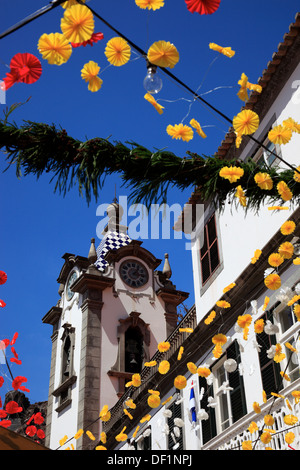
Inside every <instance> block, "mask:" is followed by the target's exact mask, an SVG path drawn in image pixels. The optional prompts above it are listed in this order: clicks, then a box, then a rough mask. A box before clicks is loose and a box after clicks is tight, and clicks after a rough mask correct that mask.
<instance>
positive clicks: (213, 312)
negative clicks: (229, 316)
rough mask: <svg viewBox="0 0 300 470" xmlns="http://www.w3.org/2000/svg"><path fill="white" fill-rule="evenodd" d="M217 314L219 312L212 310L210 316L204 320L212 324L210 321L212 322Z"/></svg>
mask: <svg viewBox="0 0 300 470" xmlns="http://www.w3.org/2000/svg"><path fill="white" fill-rule="evenodd" d="M216 315H217V314H216V312H215V310H212V311H211V312H210V314H209V315H208V317H207V318H206V319H205V320H204V323H205V325H210V323H212V322H213V321H214V319H215V317H216Z"/></svg>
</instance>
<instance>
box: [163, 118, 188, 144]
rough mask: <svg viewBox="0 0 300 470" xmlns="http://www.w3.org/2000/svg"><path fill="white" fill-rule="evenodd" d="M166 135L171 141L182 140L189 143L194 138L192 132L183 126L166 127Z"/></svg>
mask: <svg viewBox="0 0 300 470" xmlns="http://www.w3.org/2000/svg"><path fill="white" fill-rule="evenodd" d="M167 134H169V135H170V136H171V137H172V139H182V140H183V141H184V142H189V141H190V140H192V138H193V137H194V131H193V129H192V128H191V127H189V126H185V125H184V124H182V123H180V124H174V126H172V125H171V124H169V125H168V127H167Z"/></svg>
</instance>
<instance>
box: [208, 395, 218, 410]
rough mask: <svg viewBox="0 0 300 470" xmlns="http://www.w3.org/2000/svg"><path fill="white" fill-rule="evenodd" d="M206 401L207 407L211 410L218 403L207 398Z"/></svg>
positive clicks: (211, 398)
mask: <svg viewBox="0 0 300 470" xmlns="http://www.w3.org/2000/svg"><path fill="white" fill-rule="evenodd" d="M207 401H208V405H207V406H209V407H211V408H215V407H216V406H217V405H218V403H217V402H216V400H215V399H214V398H213V397H208V399H207Z"/></svg>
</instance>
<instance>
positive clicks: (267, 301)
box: [262, 296, 270, 312]
mask: <svg viewBox="0 0 300 470" xmlns="http://www.w3.org/2000/svg"><path fill="white" fill-rule="evenodd" d="M269 302H270V297H268V296H266V297H265V300H264V304H263V308H262V311H263V312H264V311H265V310H266V308H267V306H268V304H269Z"/></svg>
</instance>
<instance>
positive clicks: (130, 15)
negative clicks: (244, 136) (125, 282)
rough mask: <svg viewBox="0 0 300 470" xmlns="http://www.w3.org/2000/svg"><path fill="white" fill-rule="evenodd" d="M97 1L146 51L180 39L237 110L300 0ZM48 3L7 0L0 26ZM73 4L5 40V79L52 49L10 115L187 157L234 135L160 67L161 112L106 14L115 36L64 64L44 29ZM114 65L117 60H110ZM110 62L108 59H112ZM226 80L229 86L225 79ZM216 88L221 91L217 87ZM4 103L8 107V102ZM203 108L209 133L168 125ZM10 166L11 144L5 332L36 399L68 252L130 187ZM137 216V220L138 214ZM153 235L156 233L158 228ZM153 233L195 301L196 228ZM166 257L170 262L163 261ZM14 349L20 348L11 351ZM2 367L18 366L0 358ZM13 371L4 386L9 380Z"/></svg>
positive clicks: (177, 194)
mask: <svg viewBox="0 0 300 470" xmlns="http://www.w3.org/2000/svg"><path fill="white" fill-rule="evenodd" d="M89 4H90V6H91V7H92V8H93V9H94V10H95V11H96V12H97V13H99V14H100V15H101V16H102V17H103V18H104V19H106V20H107V21H108V22H109V23H111V24H112V25H113V26H114V27H115V28H116V29H118V30H119V31H120V32H121V33H122V34H124V35H125V36H127V37H128V38H130V39H131V40H132V41H133V42H134V43H136V44H137V45H138V46H139V47H140V48H142V49H143V50H144V51H147V50H148V47H149V46H150V45H151V44H152V43H153V42H155V41H158V40H166V41H170V42H172V43H174V45H175V46H176V47H177V49H178V51H179V54H180V60H179V62H178V64H177V65H176V66H175V67H174V69H172V73H173V74H174V75H176V76H177V77H178V78H179V79H180V80H182V81H183V82H185V83H186V84H187V85H188V86H189V87H190V88H192V89H193V90H195V91H196V90H198V88H199V87H200V86H201V88H199V91H198V92H199V93H200V94H201V93H206V94H205V95H204V96H203V97H204V98H205V99H206V100H207V101H209V102H210V103H211V104H212V105H213V106H215V107H217V108H219V109H220V110H221V111H222V112H223V113H224V114H226V115H227V116H228V117H230V118H232V117H233V116H234V115H235V114H236V113H237V112H239V110H240V108H241V106H242V102H241V101H240V100H239V99H238V98H237V96H236V93H237V92H238V89H239V87H238V85H237V82H238V80H239V79H240V76H241V74H242V72H244V73H245V74H246V75H247V76H248V77H249V81H250V82H252V83H256V81H257V79H258V78H259V77H260V76H261V74H262V71H263V69H264V68H266V66H267V62H268V61H269V60H270V59H271V57H272V54H273V53H274V52H275V51H276V49H277V46H278V43H279V42H280V41H281V40H282V38H283V35H284V34H285V33H286V32H287V31H288V28H289V25H290V23H292V22H293V21H294V18H295V14H296V12H297V7H298V2H297V1H295V0H289V2H284V3H283V2H282V0H264V1H263V2H262V1H259V0H252V1H251V2H246V1H244V0H242V1H237V0H222V1H221V5H220V8H219V10H218V11H217V12H216V13H214V14H213V15H209V16H200V15H199V14H196V13H195V14H192V13H190V12H189V11H188V10H187V8H186V4H185V1H184V0H165V6H164V7H163V8H161V9H160V10H157V11H155V12H152V11H151V12H148V11H145V10H141V9H140V8H138V7H137V6H136V4H135V1H134V0H110V1H107V2H103V1H99V0H91V1H90V2H89ZM44 5H47V2H46V1H43V0H27V1H26V2H24V0H1V22H0V30H1V32H3V31H5V30H6V29H7V28H9V27H10V26H12V25H13V24H16V23H17V22H19V21H20V20H21V19H23V18H25V17H26V16H28V15H29V14H31V13H33V12H35V11H37V10H38V9H39V8H41V7H43V6H44ZM63 12H64V10H63V9H62V7H57V8H56V9H54V10H53V11H52V12H49V13H47V14H46V15H44V16H43V17H41V18H39V19H37V20H35V21H34V22H32V23H30V24H29V25H27V26H25V27H23V28H22V29H20V30H19V31H16V32H15V33H13V34H11V35H9V36H7V37H6V38H4V39H2V40H1V41H0V80H1V79H2V78H3V77H4V76H5V74H6V72H7V71H8V68H7V65H8V64H9V63H10V60H11V58H12V57H13V56H14V54H16V53H18V52H29V53H32V54H34V55H36V56H37V57H39V58H40V59H41V62H42V67H43V73H42V76H41V78H40V80H39V81H38V82H36V83H35V84H32V85H25V84H15V85H14V86H13V87H12V88H10V89H9V90H8V91H7V94H6V106H10V105H12V104H13V103H16V102H25V101H26V100H27V99H28V98H29V97H31V99H30V100H29V102H28V103H26V104H24V105H23V106H21V107H20V108H19V109H17V110H16V111H15V112H14V113H13V115H12V116H11V120H14V121H15V122H16V123H18V124H22V121H23V120H31V121H36V122H45V123H48V124H52V123H54V124H56V125H57V126H61V127H62V128H65V129H66V130H67V132H68V133H69V134H70V135H71V136H73V137H75V138H78V139H81V140H86V139H90V138H93V137H104V138H106V137H109V136H110V140H111V141H112V142H114V141H121V142H123V143H125V142H126V141H135V142H137V143H139V144H141V145H144V146H145V147H148V148H149V149H152V150H154V149H157V148H166V149H168V150H169V151H172V152H174V153H175V154H177V155H179V156H182V157H183V156H184V155H185V153H186V151H188V150H189V151H192V152H196V153H198V154H205V155H212V154H214V152H215V151H216V150H217V148H218V146H219V145H220V143H221V141H222V140H223V138H224V136H225V134H226V132H227V130H228V123H227V122H225V121H224V120H222V119H221V118H220V117H219V116H218V115H216V114H215V113H213V112H212V111H210V110H208V109H207V108H206V107H204V106H203V105H202V104H201V103H200V102H199V101H197V102H194V103H193V105H192V107H190V105H191V102H192V99H193V97H192V96H191V95H190V94H188V93H187V92H186V91H185V90H184V89H182V88H181V87H179V86H178V84H176V83H174V82H173V81H172V80H170V78H169V77H167V76H166V75H165V74H164V73H163V72H160V75H161V78H162V79H163V88H162V90H161V92H160V93H159V94H158V95H156V99H157V100H159V102H160V104H162V105H163V106H164V107H165V109H164V113H163V114H162V115H159V114H158V113H157V112H156V111H155V110H154V108H153V107H152V106H151V105H150V104H149V103H147V102H146V100H145V99H144V94H145V90H144V89H143V79H144V77H145V75H146V64H145V60H144V59H143V58H141V57H139V56H138V55H136V54H135V53H134V52H133V53H132V57H131V58H132V60H131V61H130V62H129V63H128V64H126V65H124V66H123V67H113V66H111V67H107V65H108V62H107V60H106V57H105V56H104V49H105V45H106V42H107V41H108V40H109V39H110V38H112V37H114V36H116V34H115V33H114V32H113V31H111V30H110V29H109V28H108V27H107V26H106V25H104V24H103V23H102V22H101V21H100V20H98V19H97V18H95V32H102V33H103V34H104V39H103V40H102V41H100V42H98V43H97V44H95V45H94V46H93V47H90V46H87V47H85V48H84V47H81V48H77V49H74V51H73V53H72V56H71V58H70V60H69V61H68V62H67V63H66V64H64V65H62V66H59V67H58V66H55V65H49V64H48V63H47V62H45V61H43V59H42V58H41V57H40V56H39V53H38V51H37V42H38V39H39V37H40V36H41V35H42V34H43V33H51V32H59V31H60V19H61V17H62V16H63ZM210 42H215V43H217V44H220V45H222V46H231V47H232V49H233V50H235V51H236V55H235V56H234V57H233V58H232V59H229V58H227V57H224V56H221V55H219V54H218V53H216V52H214V51H211V50H210V49H209V47H208V44H209V43H210ZM89 60H94V61H96V62H98V64H99V65H100V67H101V71H102V70H103V73H102V74H101V78H102V80H103V85H102V88H101V90H99V92H97V93H91V92H89V91H88V89H87V85H86V83H85V82H84V81H83V80H82V79H81V76H80V71H81V69H82V67H83V65H84V64H85V63H86V62H88V61H89ZM106 67H107V68H106ZM104 69H105V70H104ZM220 87H221V88H220ZM212 90H214V91H212ZM6 106H4V105H3V104H0V108H1V109H0V113H1V115H2V110H4V109H5V107H6ZM191 118H195V119H197V120H198V121H199V122H200V123H201V125H202V126H203V127H205V126H207V127H205V129H204V130H205V132H206V134H207V138H206V139H205V140H203V139H201V138H200V137H198V136H197V137H196V135H195V137H194V139H193V140H192V141H190V142H189V143H185V142H181V141H175V140H172V139H171V137H169V136H168V135H167V133H166V127H167V125H168V124H176V123H180V122H181V121H182V120H183V119H184V121H183V122H184V124H188V123H189V120H190V119H191ZM5 168H6V163H5V161H4V155H3V154H2V153H1V160H0V197H1V205H0V214H1V231H0V241H1V243H0V270H4V271H5V272H6V273H7V275H8V280H7V283H6V284H5V285H3V286H0V299H3V300H4V301H5V302H6V304H7V305H6V307H5V308H3V309H1V311H0V338H1V339H3V338H12V336H13V334H14V333H15V332H16V331H17V332H18V333H19V338H18V340H17V342H16V344H15V348H16V351H17V353H18V354H19V357H20V359H21V360H22V362H23V363H22V365H12V368H11V370H12V373H13V375H14V376H16V375H23V376H25V377H27V379H28V382H27V386H28V388H29V389H30V393H29V394H28V398H29V399H30V401H31V403H34V402H35V401H43V400H47V396H48V383H49V368H50V355H51V340H50V335H51V327H50V326H49V325H44V324H43V323H42V317H43V316H44V315H45V314H46V313H47V311H48V310H49V309H50V308H51V307H52V306H53V305H55V304H56V303H57V301H58V293H57V291H58V287H59V286H58V284H57V282H56V279H57V277H58V275H59V272H60V269H61V267H62V265H63V260H62V258H61V257H62V255H63V254H64V253H66V252H69V253H74V254H76V255H80V256H87V254H88V251H89V247H90V239H91V237H95V238H96V244H98V243H99V242H100V240H99V238H98V237H97V224H98V223H99V222H100V221H101V218H100V217H99V216H97V215H96V210H97V207H98V206H99V205H100V204H105V203H107V204H108V203H110V202H111V201H112V200H113V198H114V193H115V186H116V189H117V195H118V196H123V197H126V196H128V195H129V191H128V189H126V188H122V186H121V185H122V181H121V178H120V177H119V176H118V175H115V176H112V177H110V178H108V179H107V181H106V183H105V186H104V188H103V190H102V192H101V195H100V198H99V200H98V201H94V200H93V201H92V202H91V203H90V205H89V206H88V205H87V203H86V201H85V199H84V198H82V197H80V196H79V195H78V188H76V187H74V188H73V189H72V190H71V191H70V192H69V193H68V194H67V195H66V196H65V197H63V196H62V195H60V194H59V193H56V194H54V184H53V183H51V182H50V179H51V175H44V176H42V177H41V178H40V180H38V181H36V179H35V178H34V177H31V176H26V177H24V178H21V179H20V180H18V179H17V178H16V176H15V171H14V168H10V169H9V170H8V171H7V172H5V173H3V170H4V169H5ZM192 189H193V188H190V189H187V190H186V191H184V192H181V191H178V190H175V189H174V190H171V191H170V193H169V201H168V203H169V204H170V205H172V204H175V203H176V204H180V205H181V206H182V207H183V205H184V204H185V203H186V202H187V201H188V198H189V196H190V194H191V192H192ZM130 221H131V219H130V217H129V218H128V222H130ZM149 236H150V233H149ZM149 236H148V239H145V240H144V241H143V246H144V247H145V248H147V249H148V250H150V251H152V252H153V253H154V254H155V255H156V256H157V258H159V259H162V260H163V259H164V253H166V252H167V253H169V259H170V264H171V267H172V271H173V276H172V280H173V282H174V283H175V284H176V286H177V288H178V289H181V290H183V291H187V292H190V298H189V299H188V301H187V302H186V305H187V306H188V307H191V306H192V305H193V301H194V295H193V279H192V263H191V256H190V253H189V252H187V251H186V250H185V241H186V240H185V239H184V237H183V238H182V239H179V240H176V239H174V237H173V236H171V240H164V239H159V240H151V239H149ZM161 267H162V266H161ZM9 357H10V356H9ZM0 373H2V374H7V369H6V367H5V366H3V365H2V364H0ZM9 385H10V383H9V378H7V379H6V382H5V384H4V385H3V387H2V389H1V390H0V392H1V397H2V399H4V395H5V393H6V391H7V390H8V389H9V388H10V387H9Z"/></svg>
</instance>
